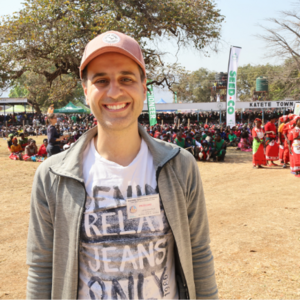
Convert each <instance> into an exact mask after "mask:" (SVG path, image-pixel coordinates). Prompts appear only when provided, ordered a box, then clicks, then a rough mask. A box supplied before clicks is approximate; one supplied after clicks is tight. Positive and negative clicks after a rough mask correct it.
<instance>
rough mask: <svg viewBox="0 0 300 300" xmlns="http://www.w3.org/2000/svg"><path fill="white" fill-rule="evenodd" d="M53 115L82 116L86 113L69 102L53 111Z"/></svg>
mask: <svg viewBox="0 0 300 300" xmlns="http://www.w3.org/2000/svg"><path fill="white" fill-rule="evenodd" d="M54 113H61V114H84V113H87V112H86V111H85V110H84V109H83V108H81V107H78V106H75V105H74V104H73V103H72V102H69V103H68V104H67V105H66V106H64V107H62V108H58V109H54Z"/></svg>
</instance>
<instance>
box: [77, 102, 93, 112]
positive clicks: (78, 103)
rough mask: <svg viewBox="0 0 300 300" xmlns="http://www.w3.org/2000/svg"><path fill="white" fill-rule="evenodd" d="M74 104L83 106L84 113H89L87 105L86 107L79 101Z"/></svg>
mask: <svg viewBox="0 0 300 300" xmlns="http://www.w3.org/2000/svg"><path fill="white" fill-rule="evenodd" d="M75 105H76V106H77V107H80V108H83V109H84V110H85V113H87V114H90V113H91V110H90V109H89V107H87V106H86V105H84V104H83V103H81V102H76V103H75Z"/></svg>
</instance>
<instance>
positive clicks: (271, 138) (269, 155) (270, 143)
mask: <svg viewBox="0 0 300 300" xmlns="http://www.w3.org/2000/svg"><path fill="white" fill-rule="evenodd" d="M275 121H276V117H275V115H272V116H271V119H270V121H269V122H268V123H267V124H266V125H265V134H266V139H265V143H266V159H267V161H268V162H269V164H268V165H269V166H270V167H271V166H277V164H275V163H274V160H278V159H279V145H278V143H277V141H276V132H277V130H276V126H275Z"/></svg>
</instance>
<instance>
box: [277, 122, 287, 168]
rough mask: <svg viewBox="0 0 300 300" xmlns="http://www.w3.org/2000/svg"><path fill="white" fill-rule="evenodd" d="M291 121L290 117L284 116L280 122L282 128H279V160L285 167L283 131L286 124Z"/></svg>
mask: <svg viewBox="0 0 300 300" xmlns="http://www.w3.org/2000/svg"><path fill="white" fill-rule="evenodd" d="M288 120H289V117H288V116H282V117H280V118H279V121H280V123H281V124H280V126H279V128H278V143H279V160H280V164H281V165H284V160H283V153H284V141H285V138H284V135H283V129H284V126H285V124H286V122H287V121H288Z"/></svg>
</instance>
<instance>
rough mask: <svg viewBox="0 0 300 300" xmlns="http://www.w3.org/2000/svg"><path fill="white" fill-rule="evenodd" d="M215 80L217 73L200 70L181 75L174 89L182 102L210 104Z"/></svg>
mask: <svg viewBox="0 0 300 300" xmlns="http://www.w3.org/2000/svg"><path fill="white" fill-rule="evenodd" d="M214 80H215V72H212V71H209V70H207V69H205V68H200V69H199V70H197V71H194V72H190V73H188V72H185V73H182V74H180V75H179V76H178V79H177V83H176V84H174V87H173V88H174V91H176V92H177V95H178V100H179V101H180V102H209V101H210V95H211V87H212V85H213V82H214Z"/></svg>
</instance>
